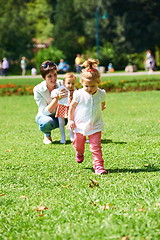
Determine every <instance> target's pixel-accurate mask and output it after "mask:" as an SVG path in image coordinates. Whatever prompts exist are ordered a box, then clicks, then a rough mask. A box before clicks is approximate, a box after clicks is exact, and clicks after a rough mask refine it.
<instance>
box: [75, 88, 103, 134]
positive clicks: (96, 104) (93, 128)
mask: <svg viewBox="0 0 160 240" xmlns="http://www.w3.org/2000/svg"><path fill="white" fill-rule="evenodd" d="M105 97H106V92H105V90H102V89H99V88H98V90H97V92H96V93H95V94H93V95H91V94H89V93H87V92H86V91H85V90H84V89H83V88H82V89H79V90H77V91H76V92H74V93H73V100H74V101H75V102H76V103H78V105H77V107H76V109H75V113H74V121H75V124H76V128H75V129H74V131H75V132H76V133H81V134H83V135H84V136H88V135H91V134H94V133H96V132H99V131H102V130H103V127H104V123H103V120H102V102H105Z"/></svg>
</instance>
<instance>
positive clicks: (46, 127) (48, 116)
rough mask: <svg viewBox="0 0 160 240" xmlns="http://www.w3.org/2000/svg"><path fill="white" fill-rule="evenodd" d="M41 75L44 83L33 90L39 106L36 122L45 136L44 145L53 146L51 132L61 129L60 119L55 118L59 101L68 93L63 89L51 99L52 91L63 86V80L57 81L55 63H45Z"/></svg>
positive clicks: (42, 65)
mask: <svg viewBox="0 0 160 240" xmlns="http://www.w3.org/2000/svg"><path fill="white" fill-rule="evenodd" d="M40 73H41V76H42V79H43V81H42V82H41V83H39V84H38V85H36V86H35V87H34V89H33V92H34V99H35V101H36V103H37V105H38V114H37V116H36V122H37V124H38V126H39V129H40V130H41V131H42V132H43V134H44V139H43V143H44V144H51V143H52V138H51V131H52V130H53V129H55V128H58V127H59V124H58V119H57V118H55V112H56V108H57V105H58V100H60V99H62V98H64V97H66V95H67V91H66V90H65V89H62V90H60V91H59V93H58V94H57V96H56V97H55V98H54V99H52V98H51V92H52V90H53V89H55V88H58V87H60V86H61V85H62V84H63V81H62V80H60V79H59V80H58V79H57V65H56V64H55V63H54V62H52V61H49V60H47V61H45V62H43V63H42V64H41V66H40Z"/></svg>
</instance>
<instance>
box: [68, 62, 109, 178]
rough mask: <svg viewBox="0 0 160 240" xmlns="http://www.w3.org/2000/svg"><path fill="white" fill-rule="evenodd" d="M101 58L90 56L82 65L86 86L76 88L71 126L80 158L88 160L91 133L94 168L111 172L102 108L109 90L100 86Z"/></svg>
mask: <svg viewBox="0 0 160 240" xmlns="http://www.w3.org/2000/svg"><path fill="white" fill-rule="evenodd" d="M98 64H99V61H98V60H97V59H88V60H87V61H85V62H84V63H83V65H82V67H85V68H84V69H83V70H82V73H81V77H80V82H81V84H82V86H83V88H82V89H79V90H77V91H76V92H74V95H73V100H72V102H71V104H70V107H69V112H68V128H69V129H70V130H74V141H73V147H74V149H75V151H76V161H77V162H78V163H81V162H83V160H84V150H85V141H86V136H88V139H89V144H90V149H91V152H92V158H93V168H94V171H95V173H96V174H106V173H108V172H107V171H106V170H105V169H104V160H103V158H102V147H101V132H102V129H103V125H104V123H103V121H102V110H104V109H105V108H106V106H105V96H106V92H105V90H101V89H100V88H98V85H99V83H100V73H99V71H98V70H97V68H96V67H97V65H98Z"/></svg>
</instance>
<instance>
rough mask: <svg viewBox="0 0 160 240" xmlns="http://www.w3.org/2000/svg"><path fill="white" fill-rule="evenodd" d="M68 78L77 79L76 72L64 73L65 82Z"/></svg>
mask: <svg viewBox="0 0 160 240" xmlns="http://www.w3.org/2000/svg"><path fill="white" fill-rule="evenodd" d="M67 78H72V79H74V80H76V75H75V74H74V73H72V72H68V73H66V74H65V75H64V77H63V82H65V80H66V79H67Z"/></svg>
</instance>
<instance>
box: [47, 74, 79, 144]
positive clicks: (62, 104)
mask: <svg viewBox="0 0 160 240" xmlns="http://www.w3.org/2000/svg"><path fill="white" fill-rule="evenodd" d="M75 83H76V76H75V75H74V74H73V73H66V74H65V75H64V78H63V85H62V86H60V87H59V88H57V89H54V90H53V91H52V92H51V97H52V98H54V97H56V96H57V94H58V92H59V91H60V90H61V89H65V90H67V92H68V95H67V96H66V97H65V98H62V99H60V100H59V101H58V106H57V111H56V115H55V116H56V117H58V121H59V130H60V133H61V141H60V143H66V136H65V123H66V121H67V118H68V109H69V105H70V103H71V101H72V98H73V92H74V91H75V90H76V89H75V87H74V86H75ZM69 135H70V140H71V142H73V139H74V133H73V131H69Z"/></svg>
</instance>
